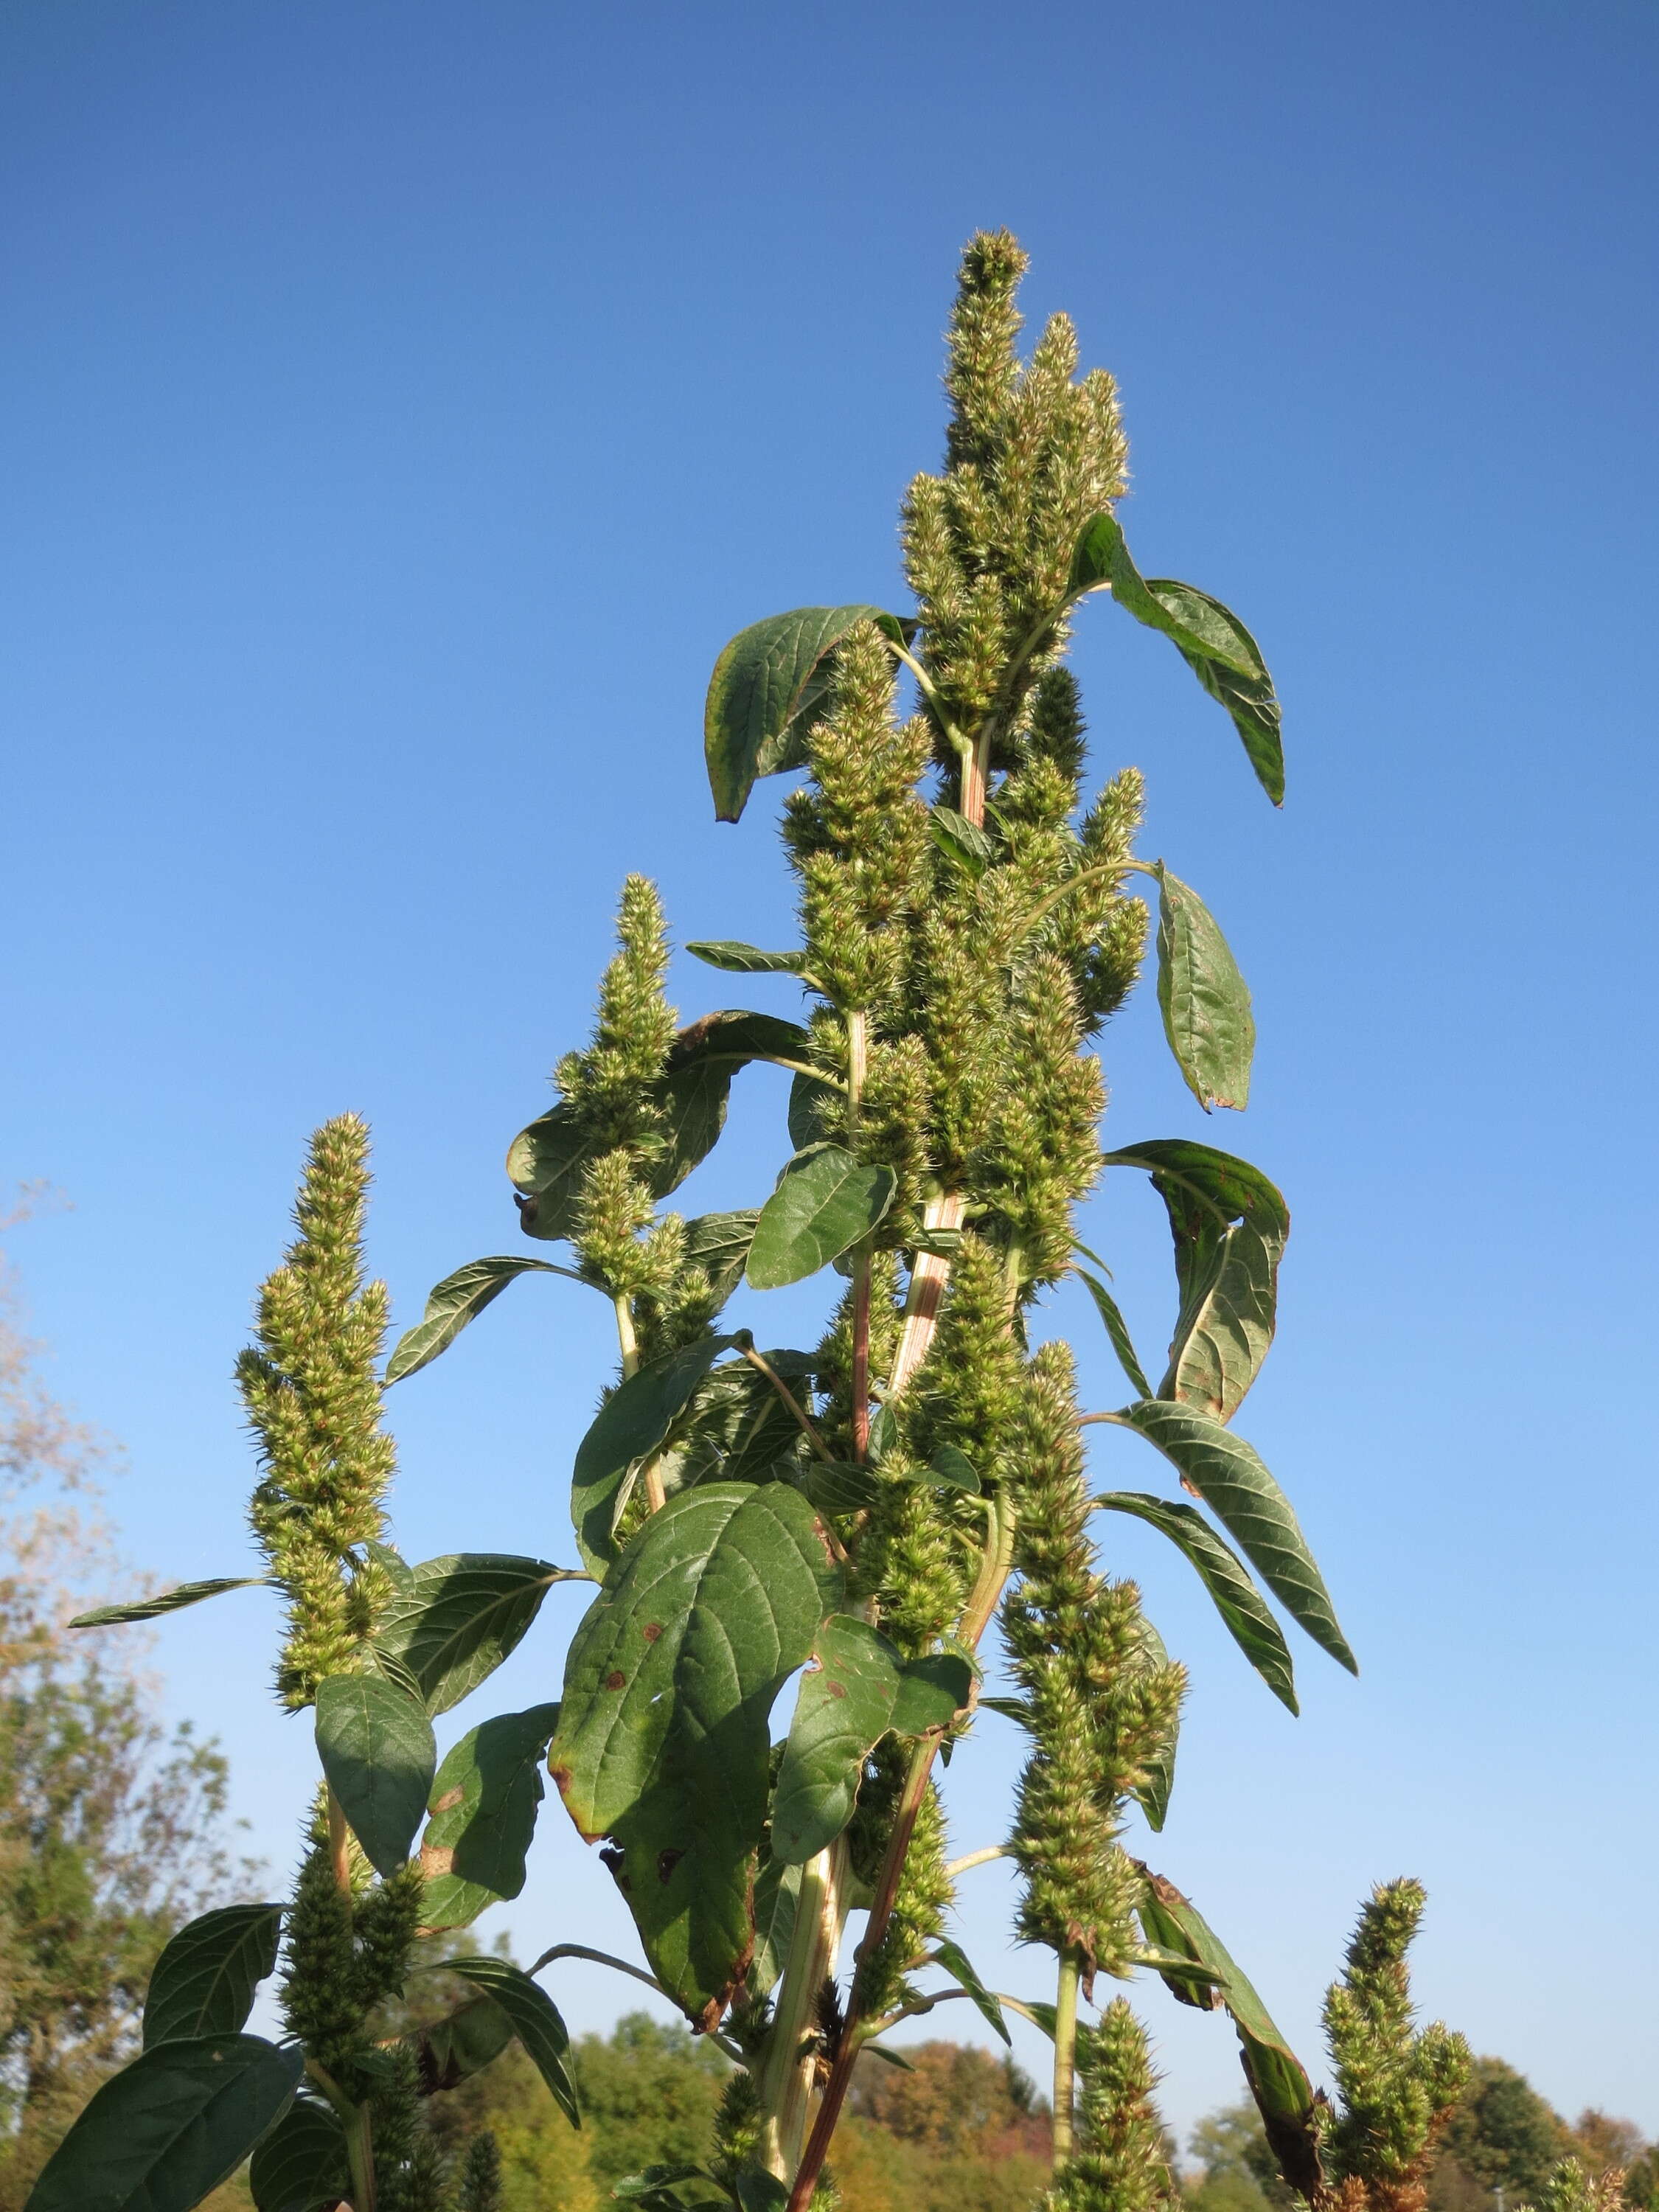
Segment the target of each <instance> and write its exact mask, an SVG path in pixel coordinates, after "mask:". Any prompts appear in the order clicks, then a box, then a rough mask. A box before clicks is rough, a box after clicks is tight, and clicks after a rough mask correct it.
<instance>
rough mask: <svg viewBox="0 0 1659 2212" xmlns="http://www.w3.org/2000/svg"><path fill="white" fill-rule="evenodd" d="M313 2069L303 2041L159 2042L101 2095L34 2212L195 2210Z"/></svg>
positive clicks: (75, 2130) (38, 2191) (52, 2167)
mask: <svg viewBox="0 0 1659 2212" xmlns="http://www.w3.org/2000/svg"><path fill="white" fill-rule="evenodd" d="M304 2071H305V2053H304V2052H303V2051H301V2050H300V2049H299V2048H298V2046H297V2045H291V2044H290V2045H287V2046H285V2047H283V2048H281V2049H279V2048H278V2047H277V2045H276V2044H274V2043H267V2042H266V2041H265V2040H264V2038H263V2037H262V2036H258V2035H203V2036H192V2037H191V2038H189V2039H187V2040H186V2041H185V2042H182V2043H158V2044H155V2045H152V2047H151V2048H150V2049H149V2050H148V2051H145V2052H143V2055H142V2056H141V2057H137V2058H136V2059H134V2061H133V2063H132V2064H131V2066H127V2067H124V2068H123V2069H122V2070H121V2072H120V2073H118V2074H116V2075H112V2077H111V2078H110V2080H108V2081H106V2082H105V2083H104V2085H103V2087H101V2088H100V2090H99V2091H98V2092H97V2093H96V2094H95V2095H94V2098H93V2100H92V2101H91V2103H90V2104H89V2105H88V2106H87V2107H86V2109H85V2110H84V2111H83V2112H82V2114H81V2117H80V2118H79V2119H77V2120H76V2123H75V2124H74V2126H73V2127H72V2128H71V2129H70V2131H69V2133H68V2135H66V2136H64V2140H63V2142H61V2143H59V2145H58V2148H57V2149H56V2150H55V2151H54V2152H53V2154H52V2157H51V2159H50V2160H49V2161H48V2162H47V2165H46V2171H45V2172H43V2173H42V2174H41V2176H40V2179H39V2180H38V2181H37V2182H36V2183H35V2185H34V2190H33V2194H32V2196H31V2197H30V2198H29V2202H28V2212H191V2208H192V2207H193V2206H195V2205H197V2204H199V2203H201V2201H202V2199H203V2198H204V2197H206V2196H209V2195H210V2194H211V2192H212V2191H214V2190H216V2188H217V2187H218V2186H219V2185H220V2183H221V2182H222V2181H228V2179H229V2178H230V2176H231V2175H232V2174H233V2173H234V2172H235V2171H236V2169H237V2167H238V2166H240V2164H241V2162H242V2160H244V2159H245V2158H246V2156H247V2154H248V2153H249V2152H250V2151H251V2150H252V2148H253V2147H254V2145H255V2144H256V2143H257V2142H258V2141H259V2139H260V2137H261V2136H264V2134H265V2133H266V2132H267V2131H268V2130H270V2128H272V2127H274V2126H275V2124H276V2122H277V2121H278V2120H279V2119H281V2118H282V2116H283V2113H284V2112H286V2111H287V2109H288V2107H289V2104H290V2103H291V2102H292V2100H293V2097H294V2093H295V2089H296V2088H297V2087H299V2084H300V2079H301V2075H302V2074H303V2073H304Z"/></svg>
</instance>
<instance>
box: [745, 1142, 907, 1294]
mask: <svg viewBox="0 0 1659 2212" xmlns="http://www.w3.org/2000/svg"><path fill="white" fill-rule="evenodd" d="M896 1186H897V1178H896V1176H895V1175H894V1173H893V1170H891V1168H887V1167H870V1166H866V1164H865V1163H864V1162H863V1161H861V1160H856V1159H854V1157H853V1155H852V1153H851V1152H843V1151H842V1148H841V1146H839V1145H815V1146H812V1148H811V1150H810V1151H808V1152H797V1153H796V1155H795V1157H794V1158H793V1160H791V1161H790V1163H789V1164H788V1166H787V1168H785V1170H784V1171H783V1173H782V1175H781V1176H779V1178H778V1187H777V1188H776V1189H775V1191H774V1192H773V1194H772V1195H771V1197H770V1198H769V1199H768V1200H767V1201H766V1203H765V1205H764V1206H763V1207H762V1208H761V1217H760V1219H759V1220H758V1221H757V1223H756V1224H755V1238H754V1242H753V1243H752V1244H750V1248H749V1265H748V1268H747V1273H748V1277H749V1280H750V1284H751V1285H753V1287H754V1288H755V1289H756V1290H757V1291H776V1290H781V1289H782V1287H783V1286H784V1285H785V1284H787V1283H799V1282H804V1281H805V1279H806V1278H807V1277H808V1276H809V1275H816V1274H817V1272H818V1269H819V1268H820V1267H828V1266H829V1262H830V1261H832V1260H837V1259H839V1258H840V1257H841V1255H842V1253H843V1252H848V1251H850V1250H851V1249H852V1248H853V1246H854V1244H856V1243H859V1242H860V1239H861V1238H863V1237H867V1236H868V1235H869V1234H870V1231H872V1229H873V1228H874V1227H875V1226H876V1225H877V1223H878V1222H879V1221H880V1219H881V1218H882V1216H883V1215H884V1213H885V1212H886V1211H887V1209H888V1207H889V1206H890V1205H891V1204H892V1202H893V1192H894V1190H895V1188H896Z"/></svg>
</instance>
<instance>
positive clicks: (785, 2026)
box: [760, 1837, 847, 2181]
mask: <svg viewBox="0 0 1659 2212" xmlns="http://www.w3.org/2000/svg"><path fill="white" fill-rule="evenodd" d="M846 1865H847V1851H846V1844H845V1840H844V1838H841V1837H837V1838H836V1841H835V1842H834V1843H833V1844H830V1845H829V1848H828V1849H827V1850H822V1851H819V1852H818V1853H817V1856H816V1857H813V1858H811V1859H809V1860H808V1861H807V1863H806V1864H805V1866H804V1867H803V1868H802V1869H801V1881H800V1893H799V1897H798V1898H797V1899H796V1902H795V1927H794V1933H793V1936H792V1937H791V1939H790V1944H789V1958H788V1962H787V1965H786V1966H785V1968H784V1973H783V1980H782V1984H781V1987H780V1990H779V1994H778V2009H777V2012H776V2014H775V2017H774V2019H773V2022H772V2028H771V2033H770V2035H769V2039H768V2042H767V2047H766V2057H765V2060H764V2062H763V2065H762V2069H761V2079H760V2099H761V2114H762V2119H761V2144H760V2149H761V2158H762V2160H763V2163H764V2164H765V2166H767V2168H768V2169H769V2172H773V2173H775V2175H776V2176H777V2178H778V2179H779V2180H780V2181H787V2180H788V2179H789V2177H790V2175H791V2174H792V2173H793V2171H794V2169H795V2166H796V2165H797V2163H798V2161H799V2158H800V2150H801V2139H802V2137H803V2136H805V2132H806V2121H807V2115H808V2113H809V2112H810V2110H811V2099H812V2081H813V2076H814V2075H815V2074H816V2072H817V2051H816V2049H815V2048H814V2047H813V2045H812V2042H811V2028H812V2020H813V2015H814V2013H815V2011H816V2009H817V2001H818V1992H819V1990H822V1989H823V1985H824V1984H825V1982H826V1981H828V1980H829V1978H831V1976H832V1975H833V1974H834V1972H835V1966H836V1954H837V1953H838V1952H839V1951H840V1948H841V1931H842V1920H843V1917H844V1910H843V1904H842V1899H843V1897H844V1893H845V1890H846Z"/></svg>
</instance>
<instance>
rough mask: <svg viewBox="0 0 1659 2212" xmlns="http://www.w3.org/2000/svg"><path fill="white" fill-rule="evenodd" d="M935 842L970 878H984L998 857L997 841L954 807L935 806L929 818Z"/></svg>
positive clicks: (947, 857) (929, 825) (928, 824)
mask: <svg viewBox="0 0 1659 2212" xmlns="http://www.w3.org/2000/svg"><path fill="white" fill-rule="evenodd" d="M927 827H928V829H929V830H930V831H931V833H932V835H933V842H934V844H936V845H937V846H938V847H939V850H940V852H941V853H943V854H945V858H946V859H947V860H954V861H955V862H956V864H957V866H958V867H959V868H962V869H963V870H964V871H965V872H967V873H968V874H969V875H970V876H975V877H977V876H982V875H983V874H984V873H985V871H986V870H987V868H988V867H989V866H990V865H991V863H992V861H993V860H995V858H996V854H997V848H996V843H995V841H994V839H993V837H992V836H991V834H990V832H989V831H988V830H987V829H982V828H981V826H980V824H979V823H977V822H970V821H969V819H968V817H967V816H966V815H965V814H958V813H957V811H956V809H955V807H953V806H935V807H934V808H933V809H932V811H930V812H929V814H928V817H927Z"/></svg>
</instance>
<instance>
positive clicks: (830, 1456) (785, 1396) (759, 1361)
mask: <svg viewBox="0 0 1659 2212" xmlns="http://www.w3.org/2000/svg"><path fill="white" fill-rule="evenodd" d="M743 1356H744V1358H745V1359H746V1360H747V1361H748V1362H749V1364H750V1366H751V1367H757V1368H758V1369H759V1370H760V1371H761V1373H762V1374H763V1376H765V1377H766V1379H767V1381H768V1382H769V1383H770V1384H771V1385H772V1388H773V1389H775V1391H776V1392H777V1394H778V1395H779V1397H780V1398H781V1399H782V1401H783V1402H784V1404H785V1405H786V1406H787V1407H788V1408H789V1410H790V1412H791V1413H793V1415H794V1417H795V1419H796V1421H797V1422H798V1423H799V1427H800V1432H801V1434H802V1435H803V1436H804V1437H805V1439H806V1441H807V1443H809V1444H811V1447H812V1449H813V1450H814V1451H815V1452H816V1453H817V1456H818V1457H819V1458H820V1459H821V1460H823V1461H824V1462H827V1463H829V1464H830V1465H833V1464H834V1462H835V1457H836V1455H835V1454H834V1452H832V1451H831V1450H830V1449H829V1445H828V1444H827V1443H825V1442H824V1441H823V1437H821V1436H820V1435H819V1434H818V1432H817V1429H815V1428H814V1427H813V1425H812V1422H811V1416H810V1415H809V1414H808V1413H807V1412H806V1409H805V1407H804V1406H803V1405H802V1404H801V1402H800V1400H799V1398H798V1397H797V1396H796V1395H795V1394H794V1392H793V1390H792V1389H790V1388H789V1385H788V1384H787V1383H786V1382H785V1381H784V1379H783V1377H782V1376H781V1375H780V1374H779V1372H778V1370H777V1369H776V1368H775V1367H774V1366H773V1364H772V1363H771V1361H770V1360H769V1359H768V1358H766V1356H765V1354H764V1353H763V1352H757V1351H756V1350H755V1348H754V1346H753V1345H745V1346H744V1347H743Z"/></svg>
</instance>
